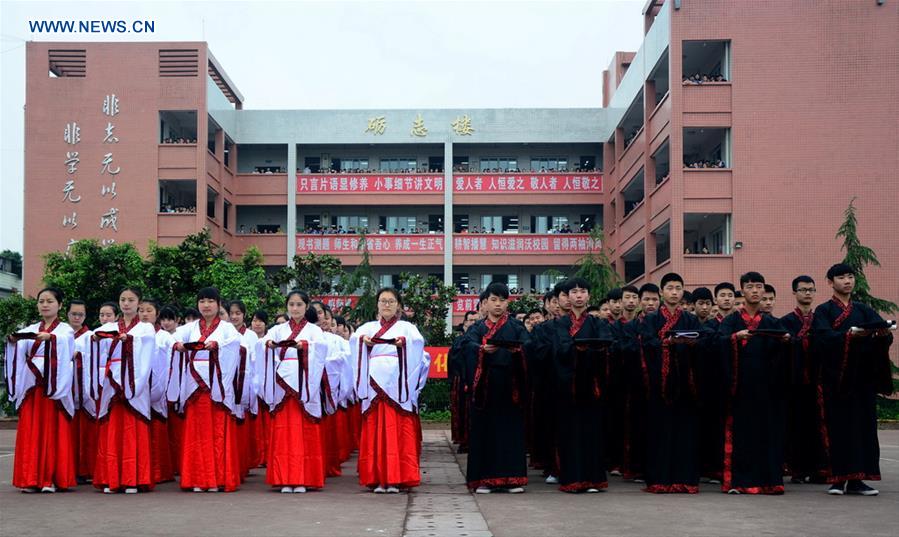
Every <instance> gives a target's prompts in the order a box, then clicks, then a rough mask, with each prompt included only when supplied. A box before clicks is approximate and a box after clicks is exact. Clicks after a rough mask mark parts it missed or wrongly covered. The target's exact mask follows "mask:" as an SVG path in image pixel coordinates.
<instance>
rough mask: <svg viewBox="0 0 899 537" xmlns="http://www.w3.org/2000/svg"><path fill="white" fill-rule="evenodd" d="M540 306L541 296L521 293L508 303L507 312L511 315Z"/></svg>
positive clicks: (541, 303) (541, 302)
mask: <svg viewBox="0 0 899 537" xmlns="http://www.w3.org/2000/svg"><path fill="white" fill-rule="evenodd" d="M542 306H543V297H542V296H537V295H532V294H526V295H521V296H520V297H518V299H517V300H513V301H512V302H510V303H509V313H510V314H512V315H515V314H517V313H527V312H529V311H531V310H532V309H536V308H540V307H542Z"/></svg>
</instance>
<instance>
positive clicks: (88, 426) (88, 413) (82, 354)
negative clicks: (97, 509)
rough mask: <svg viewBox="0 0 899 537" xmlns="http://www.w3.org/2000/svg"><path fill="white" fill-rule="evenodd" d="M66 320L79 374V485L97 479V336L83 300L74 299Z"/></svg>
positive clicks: (75, 389) (75, 384)
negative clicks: (93, 389) (93, 359)
mask: <svg viewBox="0 0 899 537" xmlns="http://www.w3.org/2000/svg"><path fill="white" fill-rule="evenodd" d="M66 317H67V318H68V320H69V326H71V327H72V330H74V334H73V337H74V338H75V349H74V350H75V352H74V353H73V355H72V359H73V366H74V367H73V369H74V373H75V376H74V377H73V379H72V398H73V399H74V401H75V418H74V419H73V420H72V429H73V430H72V434H73V435H74V438H75V460H77V461H78V468H77V469H76V472H75V475H76V476H77V478H78V482H79V483H83V482H85V481H90V480H91V479H92V478H93V477H94V461H96V460H97V418H96V417H95V416H96V414H97V409H96V405H95V404H94V403H93V401H92V399H91V396H90V356H91V336H92V335H94V333H93V331H91V330H90V328H89V327H88V326H87V305H86V304H85V303H84V301H83V300H78V299H75V300H70V301H69V311H68V312H67V313H66ZM92 407H93V408H92Z"/></svg>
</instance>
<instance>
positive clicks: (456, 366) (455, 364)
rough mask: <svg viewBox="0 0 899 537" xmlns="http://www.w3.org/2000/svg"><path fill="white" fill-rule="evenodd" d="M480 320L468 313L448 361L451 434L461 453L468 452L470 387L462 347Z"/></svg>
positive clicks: (451, 348)
mask: <svg viewBox="0 0 899 537" xmlns="http://www.w3.org/2000/svg"><path fill="white" fill-rule="evenodd" d="M477 320H478V312H476V311H467V312H465V316H464V317H463V319H462V324H461V329H462V330H461V333H460V334H459V335H458V336H457V337H456V339H455V340H453V344H452V346H451V347H450V350H449V357H448V360H447V362H448V363H447V380H448V382H449V385H450V405H451V410H452V416H451V422H450V433H451V435H452V440H453V443H455V444H458V445H459V453H466V452H467V450H468V401H467V397H466V395H467V393H468V385H467V383H466V378H467V375H466V372H465V357H464V356H462V353H461V351H460V345H461V343H462V338H463V337H464V336H465V332H467V331H468V329H469V328H470V327H471V326H472V325H473V324H474V323H475V322H476V321H477Z"/></svg>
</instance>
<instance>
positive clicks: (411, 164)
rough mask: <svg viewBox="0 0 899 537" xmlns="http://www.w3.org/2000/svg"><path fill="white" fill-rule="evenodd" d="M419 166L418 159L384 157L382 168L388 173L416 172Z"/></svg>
mask: <svg viewBox="0 0 899 537" xmlns="http://www.w3.org/2000/svg"><path fill="white" fill-rule="evenodd" d="M417 168H418V161H417V160H415V159H414V158H412V157H409V158H386V159H385V158H382V159H381V167H380V170H381V171H382V172H388V173H403V172H410V171H411V172H414V171H416V169H417Z"/></svg>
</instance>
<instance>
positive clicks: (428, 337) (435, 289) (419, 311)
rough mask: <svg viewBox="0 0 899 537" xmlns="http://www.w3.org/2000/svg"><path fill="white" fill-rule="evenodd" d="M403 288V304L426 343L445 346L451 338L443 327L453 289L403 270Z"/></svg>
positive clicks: (433, 279) (431, 277)
mask: <svg viewBox="0 0 899 537" xmlns="http://www.w3.org/2000/svg"><path fill="white" fill-rule="evenodd" d="M400 282H401V285H402V288H403V305H404V306H405V307H406V309H407V310H409V312H411V314H412V318H411V319H410V322H412V323H414V324H415V326H417V327H418V330H419V331H420V332H421V335H423V336H424V338H425V342H426V343H427V344H428V345H449V344H450V342H451V337H450V335H449V334H447V330H446V317H447V314H448V313H449V308H450V305H451V304H452V303H453V300H454V299H455V298H456V288H455V287H452V286H449V285H443V280H440V279H437V278H435V277H434V276H424V275H421V274H413V273H410V272H403V273H402V274H400Z"/></svg>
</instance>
